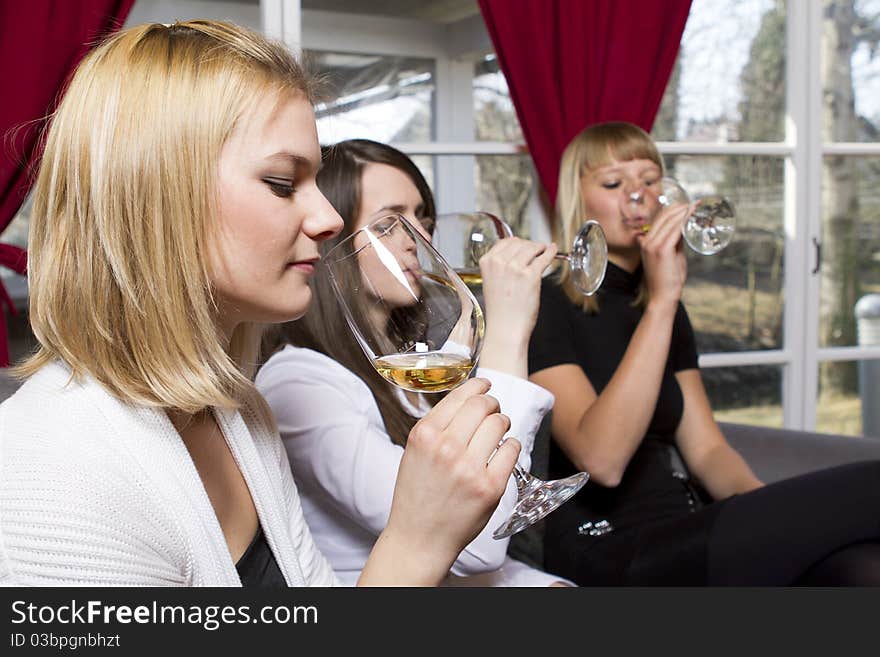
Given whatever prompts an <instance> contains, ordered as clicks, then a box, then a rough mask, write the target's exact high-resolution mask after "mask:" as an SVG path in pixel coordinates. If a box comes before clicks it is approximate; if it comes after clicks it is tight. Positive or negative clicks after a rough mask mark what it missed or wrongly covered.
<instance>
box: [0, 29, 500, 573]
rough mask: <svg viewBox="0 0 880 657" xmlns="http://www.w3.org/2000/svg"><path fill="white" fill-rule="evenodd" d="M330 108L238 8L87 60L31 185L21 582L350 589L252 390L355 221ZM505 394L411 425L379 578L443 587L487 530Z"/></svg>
mask: <svg viewBox="0 0 880 657" xmlns="http://www.w3.org/2000/svg"><path fill="white" fill-rule="evenodd" d="M311 100H312V99H311V84H310V81H309V78H308V77H307V76H306V75H304V74H303V72H302V70H301V69H300V67H299V65H298V64H297V62H296V61H295V60H294V59H293V57H292V56H291V55H290V54H289V52H288V51H287V50H286V49H285V48H284V47H282V46H280V45H278V44H276V43H274V42H272V41H270V40H267V39H266V38H264V37H262V36H260V35H258V34H256V33H253V32H251V31H248V30H245V29H242V28H239V27H236V26H233V25H229V24H225V23H219V22H211V21H188V22H183V23H175V24H173V25H159V24H154V25H142V26H136V27H132V28H130V29H127V30H125V31H122V32H119V33H118V34H116V35H114V36H112V37H110V38H109V39H108V40H107V41H105V42H104V43H103V44H101V45H99V46H98V47H96V48H95V49H94V50H93V51H92V52H91V53H90V54H89V55H88V56H87V57H86V58H85V59H84V60H83V62H82V63H81V64H80V66H79V67H78V69H77V71H76V73H75V75H74V76H73V78H72V80H71V82H70V85H69V88H68V89H67V91H66V93H65V96H64V99H63V100H62V102H61V104H60V106H59V108H58V110H57V112H55V114H54V116H53V117H52V121H51V125H50V127H49V130H48V135H47V139H46V148H45V153H44V156H43V160H42V163H41V167H40V170H39V175H38V178H37V181H36V187H35V191H34V209H33V213H32V217H31V234H30V244H29V253H30V263H29V269H28V276H29V289H30V317H31V322H32V326H33V330H34V333H35V335H36V337H37V340H38V341H39V348H38V350H37V352H36V353H35V354H34V355H33V356H32V357H31V358H29V359H28V360H27V361H26V362H25V363H23V364H22V365H21V366H20V367H19V368H18V370H17V371H18V373H19V374H20V375H21V376H22V377H24V378H26V381H25V382H24V384H23V385H22V386H21V388H20V389H19V390H18V391H17V392H16V393H15V394H14V395H13V396H12V397H11V398H9V399H8V400H7V401H5V402H4V403H3V404H2V406H0V559H2V562H0V584H25V585H219V586H237V585H240V584H243V585H249V586H284V585H329V584H334V583H337V580H336V578H335V576H334V574H333V572H332V570H331V568H330V566H329V565H328V563H327V561H326V560H325V559H324V557H323V556H322V555H321V553H320V552H319V551H318V550H317V549H316V547H315V545H314V542H313V540H312V537H311V534H310V532H309V529H308V527H307V526H306V524H305V521H304V519H303V516H302V510H301V507H300V501H299V496H298V494H297V491H296V487H295V486H294V483H293V479H292V477H291V473H290V468H289V466H288V463H287V458H286V453H285V450H284V448H283V446H282V444H281V441H280V439H279V437H278V433H277V430H276V428H275V425H274V421H273V418H272V416H271V413H270V411H269V409H268V407H267V405H266V403H265V402H264V400H263V399H262V398H261V397H260V395H259V394H258V393H257V392H256V389H255V388H254V386H253V384H252V382H251V376H252V374H253V371H254V368H255V364H256V360H257V355H258V349H259V341H260V335H261V327H262V326H263V325H265V324H268V323H277V322H282V321H288V320H291V319H294V318H296V317H299V316H301V315H302V314H303V313H304V312H305V311H306V309H307V308H308V305H309V303H310V301H311V291H310V289H309V279H310V277H311V275H312V274H313V272H314V267H315V262H316V261H317V259H318V244H319V243H320V242H321V241H323V240H325V239H327V238H329V237H331V236H333V235H334V234H336V233H337V232H338V231H339V229H340V226H341V222H340V219H339V217H338V215H337V214H336V212H335V210H333V208H332V206H331V205H330V204H329V203H328V202H327V200H326V199H325V198H324V196H323V195H322V194H321V192H320V190H319V189H318V187H317V185H316V183H315V174H316V172H317V170H318V169H319V167H320V149H319V146H318V141H317V133H316V127H315V120H314V114H313V111H312V106H311ZM488 387H489V386H488V383H487V382H486V381H482V380H479V381H474V382H471V383H468V384H467V385H465V386H462V387H461V388H459V389H458V390H456V391H455V392H453V393H452V394H450V395H449V396H448V397H447V398H446V399H445V400H444V401H443V402H442V403H441V404H438V405H437V407H436V408H434V409H433V411H432V412H431V413H430V414H429V415H427V416H426V417H425V418H424V420H423V421H422V422H420V423H419V424H417V425H416V426H414V427H413V429H412V432H411V434H410V437H409V448H408V449H407V452H406V455H405V457H404V459H403V463H402V465H401V468H400V476H399V477H398V479H397V486H396V489H395V500H394V505H393V509H392V512H391V514H390V517H389V519H388V523H387V524H386V526H385V527H384V529H383V532H382V535H381V537H380V539H379V540H378V541H377V543H376V546H375V549H374V550H373V551H372V553H371V555H370V557H369V560H368V563H367V565H366V568H365V569H364V572H363V575H362V577H361V578H360V583H361V584H435V583H437V582H439V581H440V579H441V578H442V577H443V576H444V575H445V573H446V571H447V570H448V568H449V566H450V564H451V563H452V562H453V560H454V559H455V557H456V555H457V554H458V553H459V551H460V550H461V548H462V547H463V546H464V545H466V544H467V543H468V542H469V541H470V540H471V539H472V538H473V536H474V535H476V534H477V533H478V532H479V531H480V529H481V528H482V527H483V526H484V525H485V523H486V521H487V519H488V517H489V514H490V513H491V510H492V509H493V508H494V506H495V505H496V504H497V502H498V499H499V497H500V496H501V494H502V492H503V490H504V487H505V485H506V482H507V479H508V477H509V475H510V472H511V469H512V466H513V463H514V462H515V460H516V455H517V444H516V443H515V442H512V443H509V444H505V445H504V446H502V447H501V449H499V450H498V452H497V453H496V454H495V456H494V457H493V458H492V459H491V461H489V457H490V455H491V454H492V453H493V451H494V450H495V448H496V446H497V444H498V441H499V439H500V438H501V436H502V435H503V433H504V430H505V429H506V427H507V425H508V421H507V419H506V418H505V417H503V416H501V415H500V414H498V413H497V410H498V404H497V402H496V401H494V400H493V399H492V398H490V397H488V396H486V395H485V393H486V392H487V390H488ZM453 423H454V427H451V425H452V424H453ZM487 461H488V466H487ZM426 482H428V486H427V488H430V489H432V492H431V494H430V495H426V494H424V492H423V491H425V490H426ZM415 555H417V556H415Z"/></svg>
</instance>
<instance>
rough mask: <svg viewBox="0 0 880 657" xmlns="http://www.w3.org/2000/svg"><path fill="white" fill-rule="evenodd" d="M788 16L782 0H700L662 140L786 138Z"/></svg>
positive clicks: (666, 108)
mask: <svg viewBox="0 0 880 657" xmlns="http://www.w3.org/2000/svg"><path fill="white" fill-rule="evenodd" d="M785 22H786V16H785V2H783V1H782V0H693V3H692V5H691V10H690V14H689V15H688V20H687V24H686V26H685V30H684V34H683V36H682V43H681V49H680V51H679V55H678V59H677V61H676V64H675V68H674V69H673V72H672V76H671V77H670V80H669V84H668V85H667V87H666V92H665V94H664V97H663V102H662V104H661V107H660V112H659V114H658V116H657V120H656V121H655V124H654V128H653V133H652V134H653V136H654V138H655V139H658V140H661V141H697V142H736V141H783V139H784V136H785V129H784V114H785V42H786V40H785ZM722 44H723V45H722Z"/></svg>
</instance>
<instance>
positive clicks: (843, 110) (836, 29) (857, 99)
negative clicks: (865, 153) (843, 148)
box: [821, 0, 880, 142]
mask: <svg viewBox="0 0 880 657" xmlns="http://www.w3.org/2000/svg"><path fill="white" fill-rule="evenodd" d="M822 16H823V20H822V51H821V58H822V90H823V94H822V125H823V128H824V134H823V137H824V138H825V140H826V141H841V142H854V141H858V142H872V141H877V139H878V135H880V56H878V55H877V46H878V41H880V36H878V35H880V1H878V0H855V1H854V0H824V11H823V14H822Z"/></svg>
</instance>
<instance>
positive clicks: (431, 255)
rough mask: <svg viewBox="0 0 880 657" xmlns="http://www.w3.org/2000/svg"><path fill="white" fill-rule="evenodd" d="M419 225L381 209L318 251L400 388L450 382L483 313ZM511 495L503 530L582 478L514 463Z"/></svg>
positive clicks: (479, 338)
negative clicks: (536, 473) (550, 476)
mask: <svg viewBox="0 0 880 657" xmlns="http://www.w3.org/2000/svg"><path fill="white" fill-rule="evenodd" d="M430 239H431V238H430V236H429V235H428V234H427V233H426V232H424V229H423V228H422V227H421V226H416V225H414V224H412V223H410V222H409V221H407V220H406V219H405V218H404V217H403V216H402V215H399V214H391V215H384V216H382V217H380V218H378V219H376V220H374V221H372V222H371V223H370V224H369V225H367V226H366V227H364V228H361V229H360V230H358V231H356V232H355V233H353V234H352V235H350V236H348V237H347V238H346V239H344V240H342V241H341V242H340V243H339V244H337V245H336V246H334V247H333V248H332V249H331V250H330V251H329V252H328V253H327V254H326V255H325V256H324V257H323V258H322V265H323V266H325V267H327V269H328V272H329V275H330V281H331V284H332V287H333V290H334V292H335V294H336V298H337V300H338V301H339V304H340V307H341V308H342V311H343V314H344V316H345V319H346V321H347V323H348V325H349V327H350V328H351V330H352V332H353V333H354V335H355V337H356V338H357V341H358V343H359V344H360V345H361V348H362V349H363V350H364V353H365V354H366V356H367V358H368V359H369V361H370V362H371V363H372V364H373V367H374V368H375V369H376V371H377V372H378V373H379V374H380V375H381V376H382V377H383V378H385V379H386V380H387V381H389V382H390V383H392V384H393V385H395V386H398V387H400V388H402V389H404V390H409V391H413V392H420V393H429V392H442V391H446V390H451V389H453V388H455V387H456V386H458V385H459V384H460V383H462V382H464V380H465V379H467V377H468V376H469V375H470V373H471V370H472V369H473V368H474V366H475V364H476V362H477V359H478V358H479V355H480V349H481V348H482V344H483V333H484V331H485V321H484V318H483V311H482V309H481V308H480V304H479V303H478V302H477V300H476V298H475V297H474V295H473V293H472V292H471V291H470V290H469V289H468V287H467V285H466V284H465V283H464V281H463V280H462V279H461V278H460V277H459V276H458V275H457V274H456V273H455V271H454V270H453V269H452V267H450V265H449V264H448V263H447V262H446V260H444V259H443V257H442V256H441V255H440V253H439V252H438V251H437V250H436V249H435V248H434V247H433V246H432V245H431V242H430ZM513 476H514V479H515V481H516V485H517V493H518V495H517V502H516V505H515V507H514V509H513V512H512V513H511V515H510V517H509V518H508V519H507V520H506V521H505V522H504V524H503V525H502V526H501V527H499V528H498V529H496V530H495V532H494V533H493V536H494V537H495V538H505V537H507V536H510V535H512V534H515V533H516V532H518V531H520V530H522V529H525V528H526V527H528V526H529V525H531V524H533V523H534V522H537V521H538V520H540V519H541V518H543V517H544V516H545V515H547V514H548V513H550V512H551V511H552V510H553V509H555V508H557V507H558V506H559V505H560V504H562V503H563V502H565V501H566V500H568V499H569V498H570V497H571V496H572V495H574V494H575V493H576V492H577V491H578V490H580V488H581V487H582V486H583V485H584V484H585V483H586V481H587V479H588V475H587V474H586V473H579V474H576V475H574V476H571V477H567V478H566V479H560V480H556V481H548V482H545V481H542V480H540V479H537V478H535V477H532V476H531V475H530V474H529V473H528V472H526V471H525V470H523V469H522V468H521V467H520V466H519V465H518V464H517V465H516V467H515V468H514V473H513Z"/></svg>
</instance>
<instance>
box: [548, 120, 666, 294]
mask: <svg viewBox="0 0 880 657" xmlns="http://www.w3.org/2000/svg"><path fill="white" fill-rule="evenodd" d="M628 160H651V161H652V162H654V163H655V164H656V165H657V166H658V167H660V170H661V171H664V170H665V168H664V164H663V158H662V156H661V155H660V151H658V150H657V145H656V144H655V143H654V141H653V140H652V139H651V136H650V135H649V134H648V133H647V132H645V131H644V130H642V129H641V128H640V127H638V126H637V125H633V124H632V123H626V122H624V121H610V122H607V123H597V124H595V125H591V126H589V127H588V128H586V129H584V130H582V131H581V132H580V134H578V135H577V136H576V137H575V138H574V139H572V140H571V142H569V144H568V146H566V148H565V151H564V152H563V153H562V161H561V162H560V165H559V186H558V188H557V192H556V224H555V225H554V232H553V237H554V239H555V241H556V244H557V245H558V246H559V249H560V251H563V252H568V250H569V249H570V248H571V244H572V241H573V240H574V238H575V235H577V232H578V231H579V230H580V228H581V226H583V224H584V222H585V221H586V220H587V219H590V218H591V217H588V216H587V211H586V208H585V207H584V199H583V195H582V193H581V179H582V178H583V176H584V174H585V173H587V172H588V171H592V170H594V169H598V168H599V167H603V166H607V165H609V164H611V163H612V162H614V161H617V162H626V161H628ZM558 281H559V284H560V285H561V287H562V289H563V291H564V292H565V295H566V296H567V297H568V298H569V299H570V300H571V301H572V303H574V304H576V305H580V306H582V307H583V308H584V310H586V311H588V312H596V311H597V310H598V308H599V305H598V300H597V298H596V297H595V296H592V297H587V296H584V295H583V294H581V293H580V292H579V291H578V289H577V288H576V287H575V286H574V282H573V281H572V277H571V268H570V267H569V266H568V263H567V262H565V261H562V262H561V263H560V268H559V270H558ZM638 301H639V303H644V302H645V301H647V299H646V298H645V290H644V289H643V290H640V294H639V299H638Z"/></svg>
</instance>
